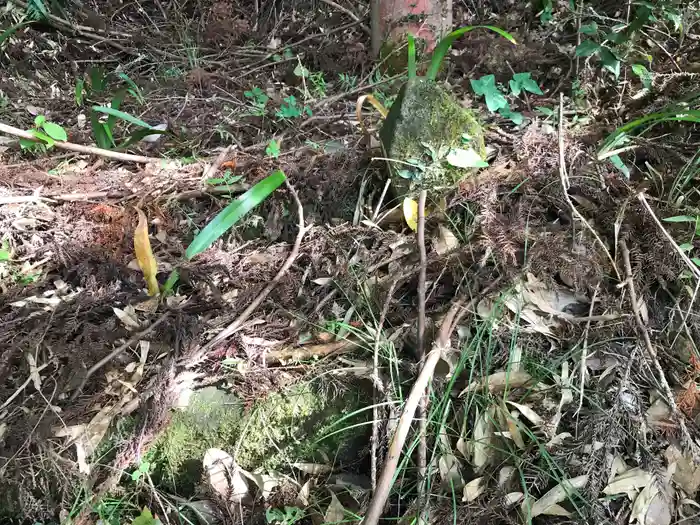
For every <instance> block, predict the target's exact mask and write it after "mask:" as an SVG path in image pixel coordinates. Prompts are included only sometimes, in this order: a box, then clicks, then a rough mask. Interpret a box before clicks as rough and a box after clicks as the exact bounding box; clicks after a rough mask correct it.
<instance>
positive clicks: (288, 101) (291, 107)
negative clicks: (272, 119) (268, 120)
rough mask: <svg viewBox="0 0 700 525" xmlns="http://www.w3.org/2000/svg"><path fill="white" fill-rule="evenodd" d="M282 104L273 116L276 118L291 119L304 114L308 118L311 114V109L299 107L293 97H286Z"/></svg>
mask: <svg viewBox="0 0 700 525" xmlns="http://www.w3.org/2000/svg"><path fill="white" fill-rule="evenodd" d="M284 102H285V103H284V104H282V105H281V106H280V108H279V109H278V110H277V113H275V115H276V116H277V117H278V118H281V119H293V118H298V117H301V116H302V115H304V114H306V115H308V116H311V115H312V114H313V113H312V112H311V108H309V107H308V106H299V104H298V103H297V99H296V97H295V96H294V95H289V96H288V97H285V98H284Z"/></svg>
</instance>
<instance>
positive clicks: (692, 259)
mask: <svg viewBox="0 0 700 525" xmlns="http://www.w3.org/2000/svg"><path fill="white" fill-rule="evenodd" d="M690 260H691V261H693V262H694V263H695V266H700V259H698V258H697V257H691V258H690Z"/></svg>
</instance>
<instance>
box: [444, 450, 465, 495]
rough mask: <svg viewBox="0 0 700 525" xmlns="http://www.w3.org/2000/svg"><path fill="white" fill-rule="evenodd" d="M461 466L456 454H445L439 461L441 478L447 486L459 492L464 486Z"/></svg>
mask: <svg viewBox="0 0 700 525" xmlns="http://www.w3.org/2000/svg"><path fill="white" fill-rule="evenodd" d="M460 466H461V465H460V463H459V460H458V459H457V457H456V456H455V455H454V454H443V455H442V456H440V459H438V469H439V471H440V478H441V479H442V481H443V482H444V483H445V484H446V485H447V486H450V487H454V488H455V489H457V490H458V489H460V488H461V487H462V485H464V480H463V479H462V474H461V473H460Z"/></svg>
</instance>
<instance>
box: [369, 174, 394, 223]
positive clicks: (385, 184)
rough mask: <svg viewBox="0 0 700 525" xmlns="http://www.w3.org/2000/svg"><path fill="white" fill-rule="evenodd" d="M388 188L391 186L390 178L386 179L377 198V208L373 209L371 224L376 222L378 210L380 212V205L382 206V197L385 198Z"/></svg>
mask: <svg viewBox="0 0 700 525" xmlns="http://www.w3.org/2000/svg"><path fill="white" fill-rule="evenodd" d="M389 186H391V177H387V178H386V182H385V183H384V189H382V194H381V195H380V196H379V202H377V206H376V207H375V208H374V212H372V222H375V221H376V220H377V216H378V215H379V210H381V208H382V204H384V197H386V192H387V191H388V190H389Z"/></svg>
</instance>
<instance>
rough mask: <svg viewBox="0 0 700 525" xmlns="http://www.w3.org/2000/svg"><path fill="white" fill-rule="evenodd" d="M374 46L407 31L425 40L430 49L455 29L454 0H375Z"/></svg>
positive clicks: (376, 50) (377, 48)
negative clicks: (453, 23)
mask: <svg viewBox="0 0 700 525" xmlns="http://www.w3.org/2000/svg"><path fill="white" fill-rule="evenodd" d="M372 3H373V5H372V50H373V51H374V54H375V56H378V55H379V54H380V50H381V47H382V45H383V44H384V43H385V42H387V41H392V42H399V41H401V40H403V39H404V38H405V37H404V35H405V34H406V33H411V34H412V35H414V36H415V37H416V38H421V39H423V40H425V42H426V45H427V49H426V50H427V51H431V50H432V49H433V48H434V47H435V44H436V42H437V41H438V40H439V39H440V38H441V37H443V36H444V35H446V34H447V33H449V32H450V31H451V30H452V0H372Z"/></svg>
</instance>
